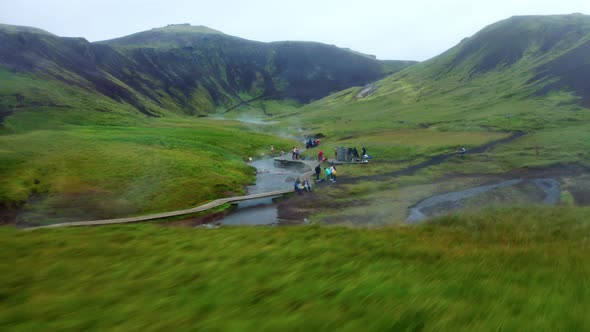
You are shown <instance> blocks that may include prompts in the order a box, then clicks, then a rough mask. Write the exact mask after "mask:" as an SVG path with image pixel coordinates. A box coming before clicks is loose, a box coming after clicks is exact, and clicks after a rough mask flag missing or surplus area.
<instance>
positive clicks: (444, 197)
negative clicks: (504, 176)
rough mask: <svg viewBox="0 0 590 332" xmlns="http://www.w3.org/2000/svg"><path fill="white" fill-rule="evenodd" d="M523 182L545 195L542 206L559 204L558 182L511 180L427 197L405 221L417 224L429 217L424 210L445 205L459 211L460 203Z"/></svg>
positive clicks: (548, 180)
mask: <svg viewBox="0 0 590 332" xmlns="http://www.w3.org/2000/svg"><path fill="white" fill-rule="evenodd" d="M525 181H527V182H529V183H532V184H534V185H535V186H536V187H537V188H538V189H540V190H542V191H543V193H544V194H545V197H544V199H543V201H542V203H543V204H557V203H559V199H560V194H561V187H560V184H559V181H557V180H555V179H552V178H548V179H532V180H523V179H513V180H507V181H502V182H500V183H496V184H490V185H485V186H479V187H474V188H470V189H465V190H460V191H454V192H449V193H445V194H440V195H435V196H431V197H428V198H426V199H424V200H422V201H420V202H419V203H418V204H416V205H414V206H413V207H411V208H410V209H409V213H408V217H407V219H406V221H407V222H409V223H418V222H421V221H424V220H425V219H427V218H428V217H429V215H428V213H426V212H425V210H429V208H434V209H435V210H436V209H437V208H439V207H440V208H441V209H442V207H443V206H445V205H446V206H447V210H448V209H449V208H448V206H452V207H453V208H451V210H457V209H460V208H461V202H462V201H464V200H466V199H468V198H471V197H475V196H478V195H482V194H484V193H487V192H491V191H493V190H497V189H500V188H505V187H511V186H515V185H517V184H520V183H523V182H525ZM430 210H431V209H430Z"/></svg>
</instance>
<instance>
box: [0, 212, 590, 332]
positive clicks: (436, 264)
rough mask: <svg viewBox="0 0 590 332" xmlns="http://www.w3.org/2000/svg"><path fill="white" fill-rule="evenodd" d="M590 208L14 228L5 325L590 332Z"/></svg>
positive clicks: (9, 237) (6, 241)
mask: <svg viewBox="0 0 590 332" xmlns="http://www.w3.org/2000/svg"><path fill="white" fill-rule="evenodd" d="M587 215H588V210H587V209H578V208H558V209H551V208H543V209H537V208H534V209H523V208H520V209H515V210H514V209H513V210H493V211H487V212H485V213H481V214H477V215H467V216H451V217H446V218H442V219H439V220H435V221H434V222H432V223H429V224H426V225H423V226H418V227H392V228H378V229H369V230H367V229H349V228H338V227H303V228H291V227H289V228H241V227H238V228H221V229H179V228H163V227H160V226H152V225H127V226H119V227H101V228H70V229H55V230H38V231H33V232H22V231H16V230H13V229H9V228H2V229H0V241H1V242H2V247H3V250H2V254H1V255H2V259H3V260H5V261H10V262H13V263H12V264H10V265H7V264H4V265H2V267H1V268H0V269H2V271H0V272H1V273H0V278H1V279H2V282H1V283H0V289H1V290H2V294H3V301H2V303H1V304H0V305H1V306H2V310H0V326H2V327H4V329H6V328H8V329H15V330H27V331H37V330H39V331H47V330H70V329H71V330H105V329H113V328H117V329H124V330H140V329H143V330H145V329H147V330H152V329H154V330H156V329H169V328H172V329H174V330H180V331H182V330H194V329H221V330H241V329H245V330H251V329H255V330H261V331H266V330H268V331H276V330H287V331H290V330H334V329H337V330H342V331H358V330H359V329H362V330H367V331H382V330H384V329H394V330H415V329H420V330H422V331H472V330H474V329H476V330H479V331H496V330H498V329H508V330H524V331H529V330H530V331H538V330H556V329H561V328H563V329H567V330H568V331H583V330H586V329H587V328H588V327H589V324H590V322H589V321H588V315H587V314H586V312H587V311H588V309H589V308H588V301H586V300H585V299H586V298H587V297H588V296H590V294H588V292H589V289H588V287H587V286H586V280H587V279H588V276H589V274H590V270H589V267H590V266H589V264H588V259H587V256H588V254H589V249H590V248H589V247H588V241H587V239H588V236H590V233H589V232H590V229H589V224H588V220H587ZM31 266H34V267H35V268H34V269H31ZM539 317H543V319H539Z"/></svg>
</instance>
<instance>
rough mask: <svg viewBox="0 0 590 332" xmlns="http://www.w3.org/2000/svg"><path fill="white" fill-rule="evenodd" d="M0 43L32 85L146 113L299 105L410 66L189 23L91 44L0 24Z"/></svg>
mask: <svg viewBox="0 0 590 332" xmlns="http://www.w3.org/2000/svg"><path fill="white" fill-rule="evenodd" d="M8 30H12V31H17V33H13V32H7V31H8ZM146 42H147V43H146ZM0 43H2V45H3V48H2V49H0V66H1V67H4V68H5V69H7V70H8V71H9V72H11V73H12V75H31V74H32V75H34V76H35V77H36V79H38V80H39V84H37V85H38V86H42V85H43V84H44V83H42V82H44V81H46V80H50V81H57V82H61V83H63V84H65V85H67V86H69V87H72V86H73V87H78V88H80V89H83V90H84V91H86V93H90V94H93V93H97V94H99V95H101V96H104V97H106V98H109V99H110V100H112V101H114V102H115V103H119V104H121V103H124V104H129V105H131V106H133V107H134V108H136V109H137V110H138V111H139V112H140V113H143V114H144V115H147V116H162V115H164V114H167V113H177V114H188V115H207V114H210V113H212V112H215V111H216V110H218V109H219V108H221V109H223V108H228V107H231V106H233V105H236V104H240V103H241V102H243V100H247V99H251V98H261V97H264V98H267V99H279V100H281V99H293V100H296V101H298V102H300V103H307V102H309V101H310V100H316V99H320V98H322V97H324V96H327V95H328V94H329V93H332V92H335V91H338V90H341V89H343V88H347V87H350V86H355V85H364V84H366V83H369V82H372V81H375V80H377V79H379V78H382V77H385V76H386V75H387V74H389V73H391V72H393V71H396V70H399V69H401V68H404V67H405V66H407V65H411V64H413V62H405V61H402V62H399V63H395V65H392V64H391V62H383V61H378V60H375V59H371V58H369V57H366V56H361V55H359V54H355V53H354V52H351V51H348V50H343V49H340V48H338V47H336V46H332V45H326V44H321V43H308V42H277V43H262V42H256V41H249V40H246V39H242V38H239V37H234V36H229V35H226V34H223V33H221V32H219V31H217V30H213V29H210V28H207V27H202V26H197V27H193V26H190V25H173V26H167V27H163V28H156V29H152V30H149V31H145V32H140V33H137V34H132V35H130V36H126V37H121V38H117V39H114V40H110V41H103V42H97V43H90V42H88V41H87V40H85V39H83V38H70V37H58V36H55V35H52V34H44V33H39V32H38V31H36V30H34V29H32V30H29V29H16V28H15V29H9V28H6V27H5V28H4V29H1V30H0ZM150 43H152V44H151V45H150ZM154 46H155V47H154ZM396 66H397V67H396ZM21 95H24V96H25V97H24V98H23V97H19V98H20V100H21V101H20V102H19V103H18V105H20V106H19V107H27V106H33V105H32V104H30V103H29V104H27V100H29V99H31V98H32V97H28V96H27V95H29V96H32V95H33V93H32V92H30V91H29V92H26V91H24V92H23V93H21ZM0 98H2V99H4V101H2V100H0V112H2V113H10V112H11V111H10V110H11V109H12V110H13V111H12V112H14V110H15V109H16V107H15V102H14V100H13V97H11V96H6V95H4V96H2V95H1V92H0ZM66 102H68V101H64V102H63V103H66ZM111 107H112V106H108V108H111Z"/></svg>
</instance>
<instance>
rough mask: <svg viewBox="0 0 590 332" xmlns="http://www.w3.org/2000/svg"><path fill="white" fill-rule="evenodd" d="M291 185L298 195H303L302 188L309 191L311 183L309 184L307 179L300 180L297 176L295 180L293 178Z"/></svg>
mask: <svg viewBox="0 0 590 332" xmlns="http://www.w3.org/2000/svg"><path fill="white" fill-rule="evenodd" d="M293 187H294V189H295V191H296V192H297V194H299V195H303V191H304V190H305V191H308V192H311V185H310V184H309V181H307V179H305V180H301V179H299V178H297V180H295V183H294V184H293Z"/></svg>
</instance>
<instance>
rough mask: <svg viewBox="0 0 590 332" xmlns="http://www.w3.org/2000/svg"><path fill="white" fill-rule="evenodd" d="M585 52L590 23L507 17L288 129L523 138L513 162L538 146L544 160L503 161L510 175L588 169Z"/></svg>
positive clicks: (324, 105)
mask: <svg viewBox="0 0 590 332" xmlns="http://www.w3.org/2000/svg"><path fill="white" fill-rule="evenodd" d="M589 46H590V17H589V16H585V15H565V16H523V17H513V18H510V19H507V20H504V21H501V22H498V23H496V24H492V25H490V26H488V27H486V28H485V29H483V30H482V31H480V32H478V33H477V34H475V35H474V36H472V37H469V38H466V39H464V40H463V41H462V42H461V43H460V44H459V45H457V46H455V47H453V48H451V49H450V50H449V51H447V52H445V53H443V54H441V55H439V56H437V57H435V58H433V59H431V60H428V61H425V62H423V63H420V64H417V65H414V66H411V67H409V68H407V69H405V70H402V71H401V72H399V73H396V74H393V75H391V76H389V77H387V78H385V79H383V80H381V81H378V82H376V83H375V84H374V85H373V86H372V87H371V88H370V89H367V88H360V87H357V88H350V89H346V90H344V91H341V92H338V93H336V94H333V95H331V96H329V97H326V98H324V99H322V100H320V101H318V102H316V103H313V104H311V105H308V106H306V107H304V108H303V109H302V111H301V113H300V115H298V116H297V118H296V119H293V122H303V125H304V126H306V127H309V128H310V130H311V131H317V130H321V131H322V132H324V133H326V134H329V135H332V137H333V139H334V140H338V139H339V138H343V137H350V136H379V135H384V134H386V133H387V132H390V131H399V130H422V131H424V133H425V134H426V135H425V136H423V137H428V134H429V133H441V132H469V131H471V132H485V131H495V132H502V131H514V130H521V131H525V132H527V133H528V135H527V137H526V138H524V139H523V140H522V141H525V142H527V141H528V142H527V143H526V144H525V145H524V146H523V145H520V146H519V145H518V144H517V145H516V146H513V148H514V149H515V151H519V152H515V153H514V154H513V156H511V157H514V156H515V155H517V156H518V154H519V153H520V152H522V150H523V149H525V148H528V147H532V146H533V145H539V146H540V148H541V149H542V153H541V157H542V158H541V159H539V160H533V158H530V157H531V156H530V154H531V153H532V151H526V152H525V153H524V155H521V156H518V157H517V158H516V159H512V158H511V159H510V160H505V161H506V162H508V163H510V164H511V165H512V166H513V167H516V166H526V165H533V164H543V163H546V162H547V163H551V162H557V161H560V160H561V161H576V162H577V161H580V162H585V161H586V160H588V159H587V156H588V152H587V151H588V147H590V146H589V144H590V143H589V142H587V140H584V139H583V138H582V137H581V136H582V135H583V132H584V131H586V130H587V129H588V125H590V112H589V111H588V109H587V108H586V106H588V98H589V97H590V85H589V84H588V83H587V81H586V80H584V79H583V78H584V77H587V76H588V75H590V67H589V65H588V63H589V62H588V61H590V60H588V57H587V56H584V54H587V49H588V47H589ZM363 90H364V91H363ZM287 121H288V120H287ZM345 124H346V125H345ZM565 137H568V138H569V140H568V139H565ZM564 141H565V142H564ZM568 141H569V142H568ZM361 143H362V142H361ZM361 143H358V144H361ZM433 143H435V142H433ZM580 143H582V144H580ZM457 144H465V145H469V144H470V142H469V141H465V142H462V143H461V142H457ZM563 144H565V145H563ZM560 146H562V147H561V148H560ZM455 147H456V145H455ZM448 148H450V147H448ZM566 152H567V154H568V156H566ZM375 153H380V154H382V156H383V154H385V156H383V157H387V158H389V157H399V158H403V157H407V155H406V156H401V155H398V156H394V155H391V154H390V153H388V152H386V151H384V150H383V151H380V150H378V151H375ZM577 153H579V155H576V154H577ZM562 157H563V158H562Z"/></svg>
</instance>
